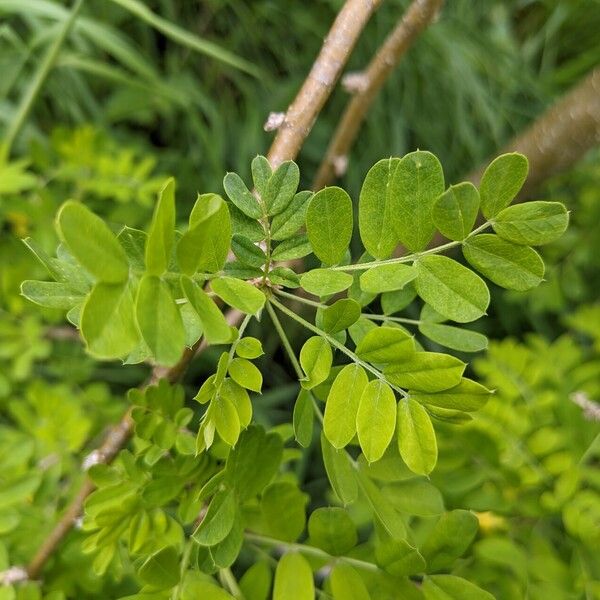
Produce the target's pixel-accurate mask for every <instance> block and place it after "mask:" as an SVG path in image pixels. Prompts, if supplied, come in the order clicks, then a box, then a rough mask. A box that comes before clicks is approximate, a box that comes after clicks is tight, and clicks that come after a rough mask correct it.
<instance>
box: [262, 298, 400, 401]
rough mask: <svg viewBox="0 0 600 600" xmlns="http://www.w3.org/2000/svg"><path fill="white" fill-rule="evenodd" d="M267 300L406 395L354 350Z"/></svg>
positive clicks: (284, 307)
mask: <svg viewBox="0 0 600 600" xmlns="http://www.w3.org/2000/svg"><path fill="white" fill-rule="evenodd" d="M269 302H271V303H272V304H273V305H274V306H275V307H276V308H278V309H279V310H280V311H281V312H282V313H284V314H286V315H287V316H288V317H290V318H292V319H294V320H295V321H297V322H298V323H300V324H301V325H303V326H304V327H306V329H308V330H309V331H312V332H313V333H316V334H317V335H319V336H321V337H322V338H325V339H326V340H327V341H328V342H329V343H330V344H331V345H332V346H333V347H334V348H337V349H338V350H339V351H340V352H342V353H343V354H345V355H346V356H347V357H348V358H350V359H351V360H352V361H354V362H355V363H356V364H358V365H360V366H361V367H363V368H364V369H366V370H367V371H369V372H370V373H372V374H373V375H375V377H377V379H381V381H384V382H385V383H386V384H387V385H389V386H390V387H391V388H392V389H393V390H394V391H396V392H398V393H399V394H400V395H401V396H403V397H404V398H407V397H408V394H407V393H406V392H405V391H404V390H403V389H402V388H399V387H398V386H396V385H394V384H392V383H390V382H389V381H388V380H387V379H386V378H385V376H384V374H383V373H382V372H381V371H380V370H379V369H376V368H375V367H374V366H373V365H371V364H369V363H368V362H366V361H364V360H362V359H361V358H359V357H358V355H356V354H355V353H354V352H352V350H349V349H348V348H346V346H344V344H342V343H341V342H338V341H337V340H336V339H335V338H334V337H332V336H330V335H329V334H327V333H326V332H325V331H323V330H322V329H319V328H318V327H317V326H316V325H313V324H312V323H310V322H309V321H306V320H305V319H303V318H302V317H300V316H299V315H297V314H296V313H295V312H293V311H291V310H290V309H289V308H288V307H287V306H285V305H284V304H281V302H279V301H278V300H276V299H275V298H273V297H272V296H271V298H270V299H269ZM303 376H304V375H303Z"/></svg>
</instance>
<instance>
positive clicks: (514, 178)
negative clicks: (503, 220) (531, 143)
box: [479, 152, 529, 219]
mask: <svg viewBox="0 0 600 600" xmlns="http://www.w3.org/2000/svg"><path fill="white" fill-rule="evenodd" d="M528 172H529V163H528V161H527V158H526V157H525V156H523V155H522V154H518V153H516V152H513V153H511V154H502V155H501V156H499V157H498V158H496V159H494V160H493V161H492V162H491V163H490V164H489V165H488V167H487V169H486V170H485V172H484V174H483V176H482V178H481V183H480V185H479V195H480V196H481V212H483V214H484V216H485V218H486V219H492V218H493V217H495V216H496V215H497V214H498V213H499V212H500V211H501V210H502V209H503V208H506V207H507V206H508V205H509V204H510V203H511V202H512V201H513V200H514V198H515V196H516V195H517V194H518V193H519V190H520V189H521V188H522V187H523V184H524V183H525V180H526V179H527V173H528Z"/></svg>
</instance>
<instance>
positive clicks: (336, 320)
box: [321, 298, 360, 333]
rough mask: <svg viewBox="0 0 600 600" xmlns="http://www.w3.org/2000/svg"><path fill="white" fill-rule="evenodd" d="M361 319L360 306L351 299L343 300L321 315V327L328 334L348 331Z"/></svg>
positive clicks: (326, 309)
mask: <svg viewBox="0 0 600 600" xmlns="http://www.w3.org/2000/svg"><path fill="white" fill-rule="evenodd" d="M359 318H360V304H359V303H358V302H356V301H355V300H351V299H350V298H342V299H341V300H338V301H337V302H334V303H333V304H332V305H331V306H328V307H327V308H325V309H323V311H322V313H321V327H322V328H323V330H324V331H326V332H327V333H337V332H338V331H343V330H344V329H348V327H350V325H352V324H353V323H355V322H356V321H358V319H359Z"/></svg>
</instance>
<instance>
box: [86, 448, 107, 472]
mask: <svg viewBox="0 0 600 600" xmlns="http://www.w3.org/2000/svg"><path fill="white" fill-rule="evenodd" d="M102 462H104V456H103V454H102V452H101V451H100V450H93V451H92V452H90V453H89V454H88V455H87V456H86V457H85V458H84V459H83V462H82V463H81V468H82V469H83V470H84V471H89V470H90V469H91V468H92V467H93V466H94V465H98V464H100V463H102Z"/></svg>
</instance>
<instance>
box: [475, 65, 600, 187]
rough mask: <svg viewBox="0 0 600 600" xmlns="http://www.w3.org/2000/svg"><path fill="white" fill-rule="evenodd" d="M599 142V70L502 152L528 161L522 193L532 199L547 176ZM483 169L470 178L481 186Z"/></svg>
mask: <svg viewBox="0 0 600 600" xmlns="http://www.w3.org/2000/svg"><path fill="white" fill-rule="evenodd" d="M599 143H600V67H596V69H594V70H593V71H592V72H591V73H590V74H589V75H588V76H587V77H586V78H585V79H583V81H581V82H580V83H579V84H577V85H576V86H575V87H574V88H573V89H572V90H571V91H570V92H568V93H567V94H565V95H564V96H562V97H561V98H560V99H559V100H558V101H557V102H556V103H554V104H553V105H552V106H551V107H550V108H549V109H548V110H547V111H546V112H545V113H544V114H543V115H542V116H540V117H539V118H538V119H536V120H535V121H534V122H533V123H532V124H531V125H530V126H529V127H528V128H527V129H526V130H525V131H524V132H523V133H521V134H519V135H518V136H517V137H515V138H514V139H513V140H512V141H510V142H509V143H508V144H507V145H506V146H505V147H504V148H503V149H502V152H520V153H521V154H524V155H525V156H526V157H527V159H528V160H529V176H528V177H527V181H526V182H525V185H524V186H523V189H522V190H521V192H520V194H519V198H520V199H525V198H527V197H529V196H530V195H531V193H532V191H533V190H534V189H535V188H536V187H537V186H538V185H539V184H540V183H541V182H543V181H544V180H545V179H547V178H548V177H550V176H552V175H555V174H557V173H559V172H560V171H563V170H565V169H567V168H568V167H570V166H571V165H573V164H574V163H575V162H577V160H579V159H580V158H581V157H582V156H583V155H584V154H585V153H586V152H587V151H588V150H590V149H591V148H593V147H594V146H596V145H597V144H599ZM483 171H484V168H481V169H478V170H477V171H475V172H473V173H471V174H470V175H469V177H468V180H469V181H472V182H473V183H474V184H476V185H477V184H478V183H479V182H480V180H481V176H482V175H483Z"/></svg>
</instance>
